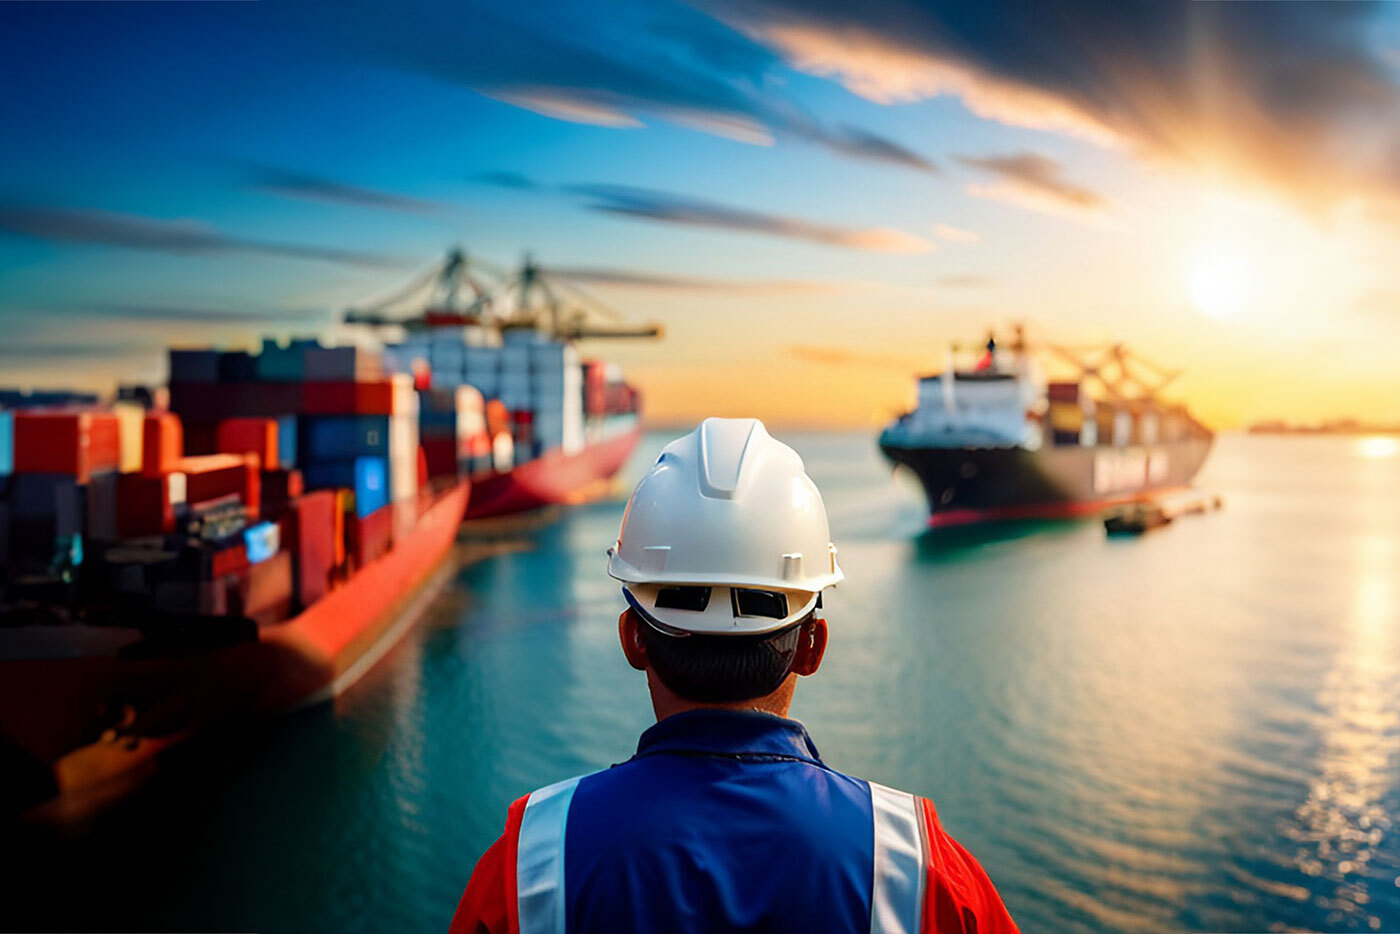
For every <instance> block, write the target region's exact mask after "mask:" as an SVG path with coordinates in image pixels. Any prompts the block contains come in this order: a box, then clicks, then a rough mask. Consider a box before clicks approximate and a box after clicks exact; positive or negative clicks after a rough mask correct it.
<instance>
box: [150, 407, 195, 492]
mask: <svg viewBox="0 0 1400 934" xmlns="http://www.w3.org/2000/svg"><path fill="white" fill-rule="evenodd" d="M184 453H185V432H184V428H183V426H182V425H181V422H180V416H178V415H176V414H175V413H174V412H148V413H146V422H145V425H144V426H143V432H142V450H141V472H142V473H144V474H145V475H146V476H148V477H159V476H161V475H162V474H168V473H170V472H171V471H172V470H174V469H175V464H176V462H177V461H179V460H180V458H181V457H182V456H183V455H184Z"/></svg>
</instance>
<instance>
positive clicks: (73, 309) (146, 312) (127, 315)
mask: <svg viewBox="0 0 1400 934" xmlns="http://www.w3.org/2000/svg"><path fill="white" fill-rule="evenodd" d="M38 312H39V313H41V314H45V315H59V316H65V317H66V316H76V317H87V318H115V319H118V320H121V321H128V322H129V321H150V322H156V323H170V324H214V325H226V324H268V325H273V324H283V323H287V324H305V323H308V322H317V323H319V322H320V321H322V320H324V319H329V318H330V317H331V312H330V311H329V310H327V309H310V308H296V309H291V308H198V307H191V306H172V305H164V304H161V305H148V304H144V303H137V302H110V303H108V302H76V303H68V304H62V305H46V306H44V307H43V308H42V309H39V310H38Z"/></svg>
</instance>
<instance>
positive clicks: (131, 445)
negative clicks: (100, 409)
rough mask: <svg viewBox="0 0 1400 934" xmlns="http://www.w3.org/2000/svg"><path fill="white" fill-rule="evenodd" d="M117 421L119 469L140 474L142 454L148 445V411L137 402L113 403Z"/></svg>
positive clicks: (123, 471)
mask: <svg viewBox="0 0 1400 934" xmlns="http://www.w3.org/2000/svg"><path fill="white" fill-rule="evenodd" d="M112 414H113V415H114V416H116V419H117V469H118V470H119V471H120V472H122V473H140V471H141V454H142V449H143V448H144V446H145V444H146V438H145V425H146V409H145V408H144V407H143V406H141V405H140V404H139V403H136V402H122V401H117V402H114V403H112Z"/></svg>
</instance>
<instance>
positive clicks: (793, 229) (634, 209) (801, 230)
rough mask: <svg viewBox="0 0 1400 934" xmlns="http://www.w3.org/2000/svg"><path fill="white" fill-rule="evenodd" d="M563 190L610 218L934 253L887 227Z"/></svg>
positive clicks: (592, 188)
mask: <svg viewBox="0 0 1400 934" xmlns="http://www.w3.org/2000/svg"><path fill="white" fill-rule="evenodd" d="M565 190H566V191H568V192H570V193H571V194H576V195H579V196H581V197H583V198H584V199H585V201H586V204H587V206H588V207H589V208H590V209H592V210H594V211H601V212H604V213H607V214H618V215H622V216H626V217H635V218H641V219H645V220H652V221H661V222H665V223H671V224H688V225H691V226H695V227H711V228H716V229H720V230H730V231H735V232H739V233H758V234H768V235H771V236H777V237H788V238H790V239H794V240H806V241H809V242H812V243H821V244H825V245H827V246H839V247H847V248H851V249H857V250H869V251H872V252H879V253H928V252H930V251H932V250H934V249H936V247H935V245H934V244H933V243H931V242H929V241H928V240H924V239H922V238H920V237H916V236H914V235H913V234H910V233H905V232H904V231H900V230H892V229H890V228H888V227H869V228H852V227H837V226H833V225H830V224H822V223H818V222H816V221H809V220H804V219H801V218H796V217H788V216H785V215H781V214H767V213H763V212H759V211H751V210H748V209H745V208H736V207H730V206H727V205H722V204H716V203H714V202H712V201H702V200H699V199H696V198H691V197H688V196H686V195H680V194H674V193H671V192H664V191H655V190H652V189H649V188H635V187H633V186H630V185H569V186H567V187H566V189H565Z"/></svg>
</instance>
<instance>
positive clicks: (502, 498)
mask: <svg viewBox="0 0 1400 934" xmlns="http://www.w3.org/2000/svg"><path fill="white" fill-rule="evenodd" d="M640 438H641V430H640V429H639V428H629V429H628V430H627V431H625V432H622V433H619V434H617V435H615V436H613V437H611V438H607V439H605V440H602V441H598V442H594V443H591V444H589V445H587V446H586V447H584V448H583V450H581V451H579V452H578V453H576V454H565V453H564V451H563V450H562V449H561V448H554V449H552V450H550V451H546V452H545V453H544V454H543V455H542V456H540V457H537V458H535V459H534V460H531V461H527V462H525V463H524V464H521V465H520V466H518V467H516V468H514V469H513V470H510V471H507V472H505V473H499V474H495V475H492V476H490V477H486V478H484V479H481V480H478V481H476V483H475V485H474V486H473V487H472V500H471V504H470V505H469V506H468V507H467V518H468V519H485V518H489V517H493V516H505V515H510V514H512V513H518V512H525V511H528V510H531V509H538V508H540V507H541V506H551V505H572V504H577V503H582V502H588V501H589V500H592V499H596V498H598V497H599V496H600V495H602V494H603V493H604V492H606V490H607V488H608V485H609V482H610V481H611V480H612V478H613V477H614V476H615V475H616V474H617V472H618V471H619V470H621V469H622V465H623V464H625V463H626V462H627V458H628V457H629V456H631V454H632V451H633V450H634V449H635V448H636V447H637V442H638V440H640Z"/></svg>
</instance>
